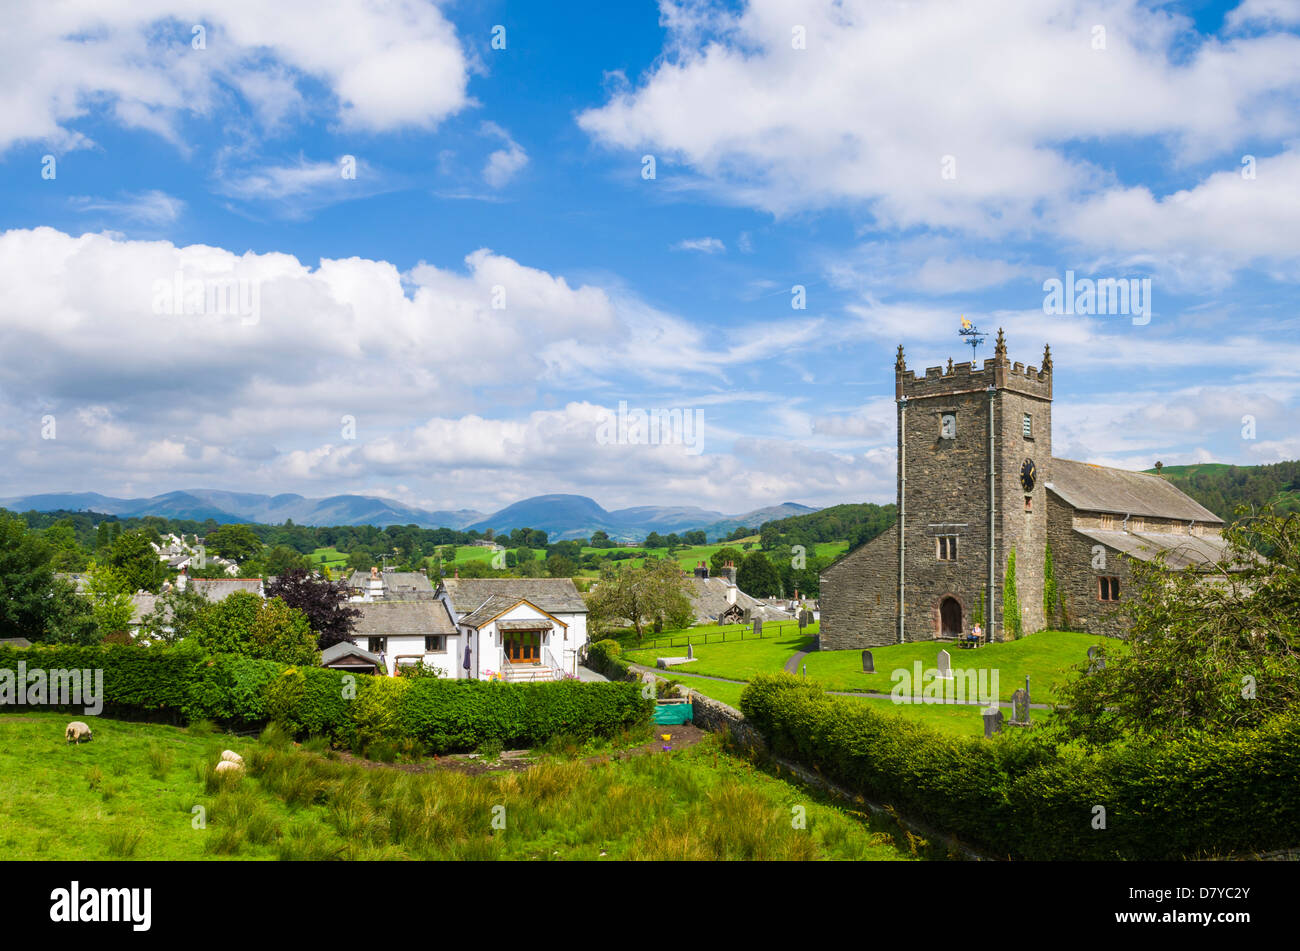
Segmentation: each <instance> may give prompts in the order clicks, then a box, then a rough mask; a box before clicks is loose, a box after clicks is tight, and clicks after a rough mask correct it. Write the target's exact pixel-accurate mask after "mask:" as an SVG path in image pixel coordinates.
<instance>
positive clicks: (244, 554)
mask: <svg viewBox="0 0 1300 951" xmlns="http://www.w3.org/2000/svg"><path fill="white" fill-rule="evenodd" d="M203 543H204V545H205V546H206V547H207V549H208V550H209V551H211V552H212V553H213V554H215V555H220V556H221V557H222V558H229V559H230V560H232V561H247V560H248V559H249V558H252V557H253V556H255V555H256V554H257V553H258V552H260V551H261V550H262V540H261V539H260V538H258V537H257V533H255V532H254V531H253V530H252V528H250V527H249V526H247V525H222V526H221V527H220V528H218V529H217V530H216V531H214V532H211V533H210V534H209V535H208V536H207V537H206V538H205V539H204V540H203Z"/></svg>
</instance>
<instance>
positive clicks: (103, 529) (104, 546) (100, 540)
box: [95, 522, 113, 551]
mask: <svg viewBox="0 0 1300 951" xmlns="http://www.w3.org/2000/svg"><path fill="white" fill-rule="evenodd" d="M112 541H113V537H112V535H110V534H109V528H108V522H100V523H99V528H98V529H96V531H95V550H96V551H107V550H108V546H109V545H110V544H111V543H112Z"/></svg>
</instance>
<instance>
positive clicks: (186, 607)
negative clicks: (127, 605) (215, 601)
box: [140, 586, 210, 644]
mask: <svg viewBox="0 0 1300 951" xmlns="http://www.w3.org/2000/svg"><path fill="white" fill-rule="evenodd" d="M209 603H210V602H209V601H208V599H207V598H205V597H203V595H201V594H199V592H198V591H196V590H195V589H194V588H192V587H185V588H179V587H175V586H173V587H171V588H169V589H167V590H166V591H164V592H163V593H162V594H161V595H159V596H158V599H157V600H156V601H154V607H153V610H152V611H150V612H149V613H148V614H146V615H145V616H144V617H143V618H142V619H141V621H140V636H141V637H143V638H145V639H147V640H150V641H160V642H162V643H164V644H175V643H176V642H178V641H182V640H184V639H185V638H187V637H189V636H190V635H191V634H193V633H194V629H195V624H196V623H197V622H198V618H199V615H200V613H201V612H202V611H203V610H204V609H205V608H207V607H208V605H209Z"/></svg>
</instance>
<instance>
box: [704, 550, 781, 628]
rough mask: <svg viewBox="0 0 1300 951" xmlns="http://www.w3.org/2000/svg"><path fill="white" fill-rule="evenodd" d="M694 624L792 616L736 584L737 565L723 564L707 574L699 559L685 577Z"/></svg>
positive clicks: (767, 619)
mask: <svg viewBox="0 0 1300 951" xmlns="http://www.w3.org/2000/svg"><path fill="white" fill-rule="evenodd" d="M688 580H689V581H690V593H689V595H688V597H690V599H691V607H692V608H693V609H694V611H695V623H696V624H749V623H752V622H753V621H756V620H759V621H788V620H790V619H791V617H792V616H793V615H791V614H790V613H789V612H787V611H784V610H782V609H781V608H779V607H776V606H775V605H771V604H768V603H767V602H765V601H759V600H758V599H757V598H752V597H750V596H749V595H747V594H746V593H745V592H743V591H741V590H740V587H739V586H738V585H737V584H736V566H735V565H731V564H728V565H725V566H724V567H723V568H722V570H721V572H720V573H719V574H716V575H712V576H710V571H709V566H708V565H707V564H706V563H705V562H703V561H701V562H700V563H699V564H698V565H696V566H695V571H694V572H693V573H692V574H691V575H690V576H689V577H688Z"/></svg>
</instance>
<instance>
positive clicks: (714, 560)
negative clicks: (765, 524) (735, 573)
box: [709, 547, 745, 575]
mask: <svg viewBox="0 0 1300 951" xmlns="http://www.w3.org/2000/svg"><path fill="white" fill-rule="evenodd" d="M744 560H745V555H744V553H743V552H741V551H740V550H739V549H737V548H731V547H727V548H719V549H718V550H717V551H715V552H714V553H713V555H712V556H711V557H710V558H709V567H710V568H711V569H712V571H711V574H713V575H718V574H721V572H722V569H723V568H725V567H726V566H727V563H728V562H730V563H732V564H734V565H736V566H737V567H739V565H740V563H741V562H742V561H744Z"/></svg>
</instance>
